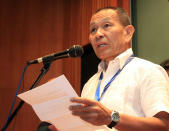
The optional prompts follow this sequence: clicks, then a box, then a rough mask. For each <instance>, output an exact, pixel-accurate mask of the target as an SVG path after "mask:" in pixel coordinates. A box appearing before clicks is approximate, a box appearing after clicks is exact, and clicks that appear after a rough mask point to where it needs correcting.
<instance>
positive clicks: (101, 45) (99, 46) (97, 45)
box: [96, 43, 107, 48]
mask: <svg viewBox="0 0 169 131" xmlns="http://www.w3.org/2000/svg"><path fill="white" fill-rule="evenodd" d="M106 45H107V44H106V43H97V44H96V47H98V48H102V47H105V46H106Z"/></svg>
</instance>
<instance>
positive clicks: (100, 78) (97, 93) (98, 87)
mask: <svg viewBox="0 0 169 131" xmlns="http://www.w3.org/2000/svg"><path fill="white" fill-rule="evenodd" d="M132 56H134V55H131V56H130V57H129V58H128V59H127V61H126V63H125V64H124V66H123V68H124V67H125V66H126V65H127V64H128V63H129V62H130V61H131V60H132V59H133V57H132ZM123 68H122V69H119V70H118V71H117V72H116V74H115V75H114V76H113V77H112V78H111V80H110V81H109V82H108V83H107V85H106V86H105V87H104V90H103V92H102V94H101V96H100V84H101V81H102V79H103V72H101V74H100V77H99V82H98V85H97V89H96V93H95V100H97V101H100V99H101V98H102V96H103V95H104V94H105V92H106V90H107V89H108V88H109V86H110V84H111V83H112V81H113V80H114V79H115V78H116V77H117V76H118V75H119V74H120V72H121V71H122V70H123Z"/></svg>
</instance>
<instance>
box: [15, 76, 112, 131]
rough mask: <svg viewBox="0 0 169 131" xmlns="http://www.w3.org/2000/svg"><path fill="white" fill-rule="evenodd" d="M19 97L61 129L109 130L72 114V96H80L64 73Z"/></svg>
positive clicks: (79, 130) (41, 117) (74, 130)
mask: <svg viewBox="0 0 169 131" xmlns="http://www.w3.org/2000/svg"><path fill="white" fill-rule="evenodd" d="M18 97H19V98H20V99H22V100H23V101H25V102H26V103H28V104H30V105H31V106H32V108H33V110H34V111H35V113H36V114H37V116H38V117H39V119H40V120H41V121H46V122H49V123H51V124H52V125H54V126H55V127H56V128H57V129H58V130H59V131H96V130H98V131H107V130H109V129H108V128H107V127H106V126H93V125H91V124H89V123H87V122H85V121H83V120H81V119H80V118H79V117H77V116H73V115H72V114H71V111H69V106H70V105H73V104H75V103H72V102H70V98H72V97H78V96H77V94H76V92H75V91H74V89H73V88H72V86H71V85H70V83H69V82H68V80H67V79H66V77H65V76H64V75H61V76H59V77H57V78H55V79H53V80H51V81H49V82H47V83H45V84H43V85H41V86H39V87H36V88H34V89H32V90H29V91H27V92H24V93H22V94H19V95H18Z"/></svg>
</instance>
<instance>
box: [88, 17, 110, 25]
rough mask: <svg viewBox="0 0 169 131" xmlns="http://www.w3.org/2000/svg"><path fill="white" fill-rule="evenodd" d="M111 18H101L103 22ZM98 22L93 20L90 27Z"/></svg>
mask: <svg viewBox="0 0 169 131" xmlns="http://www.w3.org/2000/svg"><path fill="white" fill-rule="evenodd" d="M110 19H111V17H106V18H103V19H102V20H101V22H104V21H107V20H110ZM95 24H96V22H92V23H91V24H90V27H91V26H92V25H95Z"/></svg>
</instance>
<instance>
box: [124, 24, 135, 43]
mask: <svg viewBox="0 0 169 131" xmlns="http://www.w3.org/2000/svg"><path fill="white" fill-rule="evenodd" d="M134 31H135V29H134V27H133V26H132V25H127V26H126V27H125V39H126V42H127V43H129V42H130V41H131V39H132V37H133V34H134Z"/></svg>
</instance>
